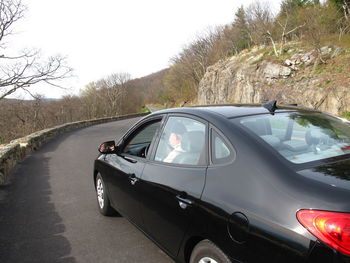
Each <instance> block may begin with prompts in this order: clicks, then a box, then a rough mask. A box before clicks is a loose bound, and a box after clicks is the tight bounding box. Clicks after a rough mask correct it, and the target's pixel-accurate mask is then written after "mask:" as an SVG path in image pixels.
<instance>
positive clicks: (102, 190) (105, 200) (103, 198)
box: [96, 173, 116, 216]
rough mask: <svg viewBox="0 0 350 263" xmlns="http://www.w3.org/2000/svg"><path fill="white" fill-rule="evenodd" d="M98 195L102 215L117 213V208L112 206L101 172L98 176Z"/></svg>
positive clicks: (98, 204)
mask: <svg viewBox="0 0 350 263" xmlns="http://www.w3.org/2000/svg"><path fill="white" fill-rule="evenodd" d="M96 197H97V206H98V210H99V211H100V213H101V214H102V215H104V216H111V215H114V214H115V213H116V212H115V210H114V209H113V208H112V207H111V203H110V201H109V197H108V195H107V189H106V186H105V183H104V181H103V179H102V176H101V174H99V173H98V174H97V176H96Z"/></svg>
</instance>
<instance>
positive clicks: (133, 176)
mask: <svg viewBox="0 0 350 263" xmlns="http://www.w3.org/2000/svg"><path fill="white" fill-rule="evenodd" d="M129 179H130V183H131V184H132V185H135V184H136V182H137V181H138V180H139V179H138V178H137V177H136V175H135V174H129Z"/></svg>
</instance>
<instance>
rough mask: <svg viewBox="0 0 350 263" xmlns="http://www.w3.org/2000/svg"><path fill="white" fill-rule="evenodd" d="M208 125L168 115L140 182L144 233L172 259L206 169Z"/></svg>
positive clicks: (188, 118) (191, 119) (203, 179)
mask: <svg viewBox="0 0 350 263" xmlns="http://www.w3.org/2000/svg"><path fill="white" fill-rule="evenodd" d="M207 134H208V124H207V123H206V122H205V121H202V120H199V119H195V118H193V117H187V116H176V115H173V116H172V115H170V116H169V118H168V119H167V121H166V123H165V125H164V128H163V130H162V132H161V135H160V139H159V143H158V145H157V147H154V150H153V153H152V157H151V160H150V161H149V162H148V163H147V164H146V165H145V168H144V171H143V174H142V178H141V179H142V180H141V183H140V190H141V192H140V195H141V196H142V197H141V198H142V202H143V205H142V209H141V211H142V217H143V219H144V224H145V229H146V232H147V233H148V234H149V235H151V236H152V238H153V239H154V240H155V241H156V242H157V243H158V244H160V245H161V246H162V247H163V248H165V249H166V250H167V251H168V252H169V253H170V254H172V255H173V256H177V253H178V250H179V247H180V244H181V241H182V239H183V237H184V234H185V232H186V230H187V228H188V227H189V225H190V219H191V218H192V216H191V213H192V211H193V208H194V207H195V206H196V202H197V200H199V199H200V197H201V193H202V190H203V187H204V183H205V175H206V170H207V159H208V157H207V155H208V152H207V141H208V138H207V137H208V136H207Z"/></svg>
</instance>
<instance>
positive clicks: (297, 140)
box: [233, 112, 350, 164]
mask: <svg viewBox="0 0 350 263" xmlns="http://www.w3.org/2000/svg"><path fill="white" fill-rule="evenodd" d="M233 121H234V122H235V123H239V125H241V126H242V127H244V128H245V129H247V130H249V131H250V132H252V133H253V134H255V135H256V136H258V137H259V138H260V139H262V140H263V141H264V142H265V143H267V144H268V145H270V146H271V147H272V148H274V149H275V150H276V151H277V152H278V153H279V154H280V155H282V156H283V157H284V158H286V159H287V160H289V161H291V162H293V163H298V164H301V163H307V162H312V161H317V160H322V159H326V158H330V157H336V156H340V155H344V154H349V153H350V124H349V123H348V122H345V121H342V120H340V119H338V118H335V117H332V116H328V115H326V114H322V113H301V112H292V113H276V114H274V115H256V116H249V117H242V118H239V119H233Z"/></svg>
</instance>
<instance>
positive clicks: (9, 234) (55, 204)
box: [0, 118, 173, 263]
mask: <svg viewBox="0 0 350 263" xmlns="http://www.w3.org/2000/svg"><path fill="white" fill-rule="evenodd" d="M137 120H138V118H136V119H130V120H123V121H118V122H112V123H107V124H101V125H96V126H93V127H89V128H85V129H81V130H77V131H73V132H70V133H66V134H64V135H61V136H59V137H57V138H55V139H53V140H52V141H50V142H48V143H47V144H45V145H44V146H42V147H41V148H40V150H39V151H37V152H35V153H33V154H32V155H31V156H29V157H27V158H26V159H25V160H24V161H23V162H22V163H21V164H19V165H17V167H16V168H15V170H14V172H13V174H12V182H11V184H9V185H7V186H0V262H1V263H7V262H9V263H10V262H11V263H16V262H20V263H26V262H38V263H46V262H48V263H54V262H60V263H73V262H82V263H89V262H94V263H96V262H98V263H103V262H106V263H110V262H116V263H123V262H128V263H132V262H146V263H147V262H157V263H158V262H164V263H168V262H169V263H170V262H173V261H172V260H170V259H169V257H167V256H166V255H165V254H164V253H163V252H162V251H161V250H160V249H159V248H158V247H157V246H156V245H154V244H153V243H152V242H151V241H149V240H148V239H147V238H146V237H145V236H144V235H143V234H142V233H141V232H140V231H139V230H138V229H136V228H135V227H134V226H133V225H131V224H130V223H129V222H128V221H127V220H125V219H124V218H122V217H104V216H102V215H100V214H99V212H98V210H97V202H96V200H95V190H94V188H93V181H92V168H93V160H94V159H95V157H96V156H97V147H98V145H99V143H101V142H103V141H108V140H112V139H114V138H118V137H120V136H121V135H122V134H123V133H124V132H125V131H126V129H127V128H128V127H130V126H131V124H133V123H135V122H136V121H137Z"/></svg>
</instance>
